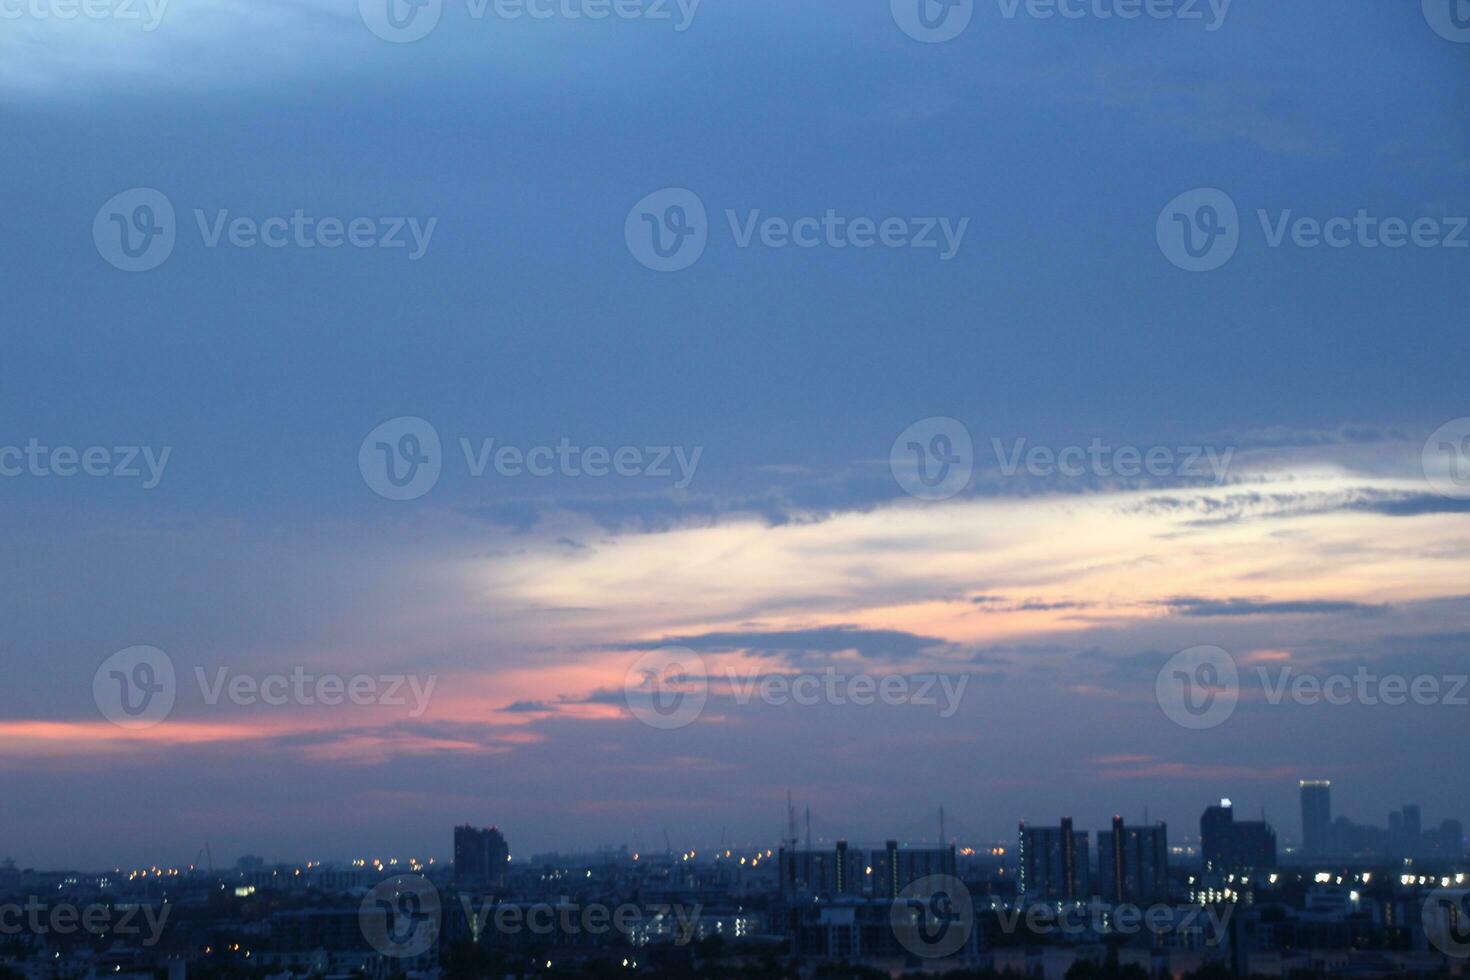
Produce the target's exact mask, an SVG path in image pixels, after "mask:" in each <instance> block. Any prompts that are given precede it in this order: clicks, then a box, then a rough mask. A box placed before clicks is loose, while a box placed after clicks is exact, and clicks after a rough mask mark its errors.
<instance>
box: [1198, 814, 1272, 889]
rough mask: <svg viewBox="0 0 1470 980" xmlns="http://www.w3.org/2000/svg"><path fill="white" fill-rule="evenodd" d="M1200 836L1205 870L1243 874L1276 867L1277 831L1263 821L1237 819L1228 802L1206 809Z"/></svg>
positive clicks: (1201, 819) (1202, 818)
mask: <svg viewBox="0 0 1470 980" xmlns="http://www.w3.org/2000/svg"><path fill="white" fill-rule="evenodd" d="M1199 836H1200V851H1201V852H1202V854H1203V857H1204V861H1205V870H1206V871H1209V872H1216V873H1219V874H1241V873H1246V872H1251V871H1261V870H1265V869H1268V868H1274V867H1276V832H1275V831H1273V830H1272V829H1271V826H1270V825H1269V824H1267V823H1266V822H1264V821H1261V820H1236V819H1235V808H1234V807H1233V806H1232V805H1231V803H1230V801H1229V800H1221V801H1220V805H1219V806H1212V807H1209V808H1207V809H1206V810H1205V812H1204V814H1203V815H1202V816H1201V817H1200V819H1199Z"/></svg>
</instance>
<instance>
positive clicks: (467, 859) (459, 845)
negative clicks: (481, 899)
mask: <svg viewBox="0 0 1470 980" xmlns="http://www.w3.org/2000/svg"><path fill="white" fill-rule="evenodd" d="M509 860H510V847H509V846H508V845H507V844H506V842H505V835H504V834H502V833H501V832H500V831H499V830H498V829H497V828H495V827H487V828H484V829H481V828H478V827H471V826H469V825H465V826H463V827H455V828H454V877H455V878H456V879H457V880H458V881H459V883H460V885H461V886H469V887H475V886H478V887H482V888H488V887H492V886H494V885H498V884H500V883H501V882H502V881H503V880H504V878H505V865H506V862H507V861H509Z"/></svg>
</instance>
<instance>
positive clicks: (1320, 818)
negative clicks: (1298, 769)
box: [1301, 779, 1334, 857]
mask: <svg viewBox="0 0 1470 980" xmlns="http://www.w3.org/2000/svg"><path fill="white" fill-rule="evenodd" d="M1301 791H1302V853H1304V854H1306V855H1307V856H1309V857H1317V856H1320V855H1323V854H1331V853H1332V852H1333V851H1334V848H1333V846H1332V783H1331V782H1330V781H1328V780H1325V779H1303V780H1302V781H1301Z"/></svg>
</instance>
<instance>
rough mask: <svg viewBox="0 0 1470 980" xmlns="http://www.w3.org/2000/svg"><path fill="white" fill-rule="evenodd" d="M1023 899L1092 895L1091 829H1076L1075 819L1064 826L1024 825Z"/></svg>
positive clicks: (1066, 819)
mask: <svg viewBox="0 0 1470 980" xmlns="http://www.w3.org/2000/svg"><path fill="white" fill-rule="evenodd" d="M1020 836H1021V841H1020V847H1021V853H1020V864H1021V880H1020V883H1019V885H1018V890H1019V892H1020V896H1021V900H1022V901H1023V902H1026V903H1027V904H1035V903H1037V902H1075V901H1085V900H1086V899H1088V898H1090V897H1091V896H1092V881H1091V877H1092V876H1091V870H1092V858H1091V855H1090V854H1089V852H1088V845H1087V832H1086V831H1085V830H1084V831H1074V830H1073V829H1072V818H1071V817H1063V818H1062V825H1061V826H1060V827H1028V826H1026V825H1025V824H1024V823H1023V824H1021V835H1020Z"/></svg>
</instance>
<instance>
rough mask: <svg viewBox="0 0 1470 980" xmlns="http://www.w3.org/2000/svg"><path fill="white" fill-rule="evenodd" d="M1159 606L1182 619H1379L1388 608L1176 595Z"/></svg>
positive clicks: (1324, 601) (1320, 601)
mask: <svg viewBox="0 0 1470 980" xmlns="http://www.w3.org/2000/svg"><path fill="white" fill-rule="evenodd" d="M1160 605H1163V606H1167V607H1168V608H1169V609H1171V610H1173V611H1174V612H1176V613H1178V614H1179V615H1181V616H1195V617H1209V616H1325V615H1335V614H1344V613H1346V614H1350V615H1357V616H1378V615H1382V614H1383V613H1384V612H1386V611H1387V610H1388V608H1389V607H1388V606H1381V605H1371V604H1368V603H1362V602H1345V601H1340V600H1335V599H1297V600H1288V601H1281V602H1272V601H1268V600H1263V599H1203V598H1200V597H1198V596H1175V597H1173V598H1170V599H1165V600H1163V602H1161V603H1160Z"/></svg>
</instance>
